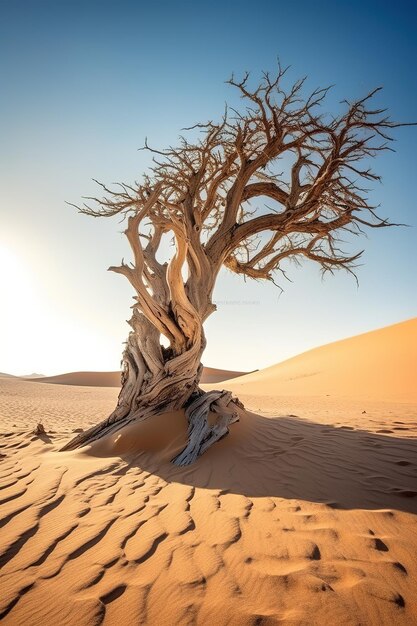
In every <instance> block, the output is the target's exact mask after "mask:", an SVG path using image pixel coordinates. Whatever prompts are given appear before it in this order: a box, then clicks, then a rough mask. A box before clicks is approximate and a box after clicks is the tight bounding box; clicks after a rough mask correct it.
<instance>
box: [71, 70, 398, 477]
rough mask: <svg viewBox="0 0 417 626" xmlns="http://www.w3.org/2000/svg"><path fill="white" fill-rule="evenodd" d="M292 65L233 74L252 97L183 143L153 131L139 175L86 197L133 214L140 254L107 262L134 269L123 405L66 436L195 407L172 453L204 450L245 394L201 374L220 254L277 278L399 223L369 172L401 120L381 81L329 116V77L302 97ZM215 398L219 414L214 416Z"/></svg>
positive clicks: (343, 259) (186, 459)
mask: <svg viewBox="0 0 417 626" xmlns="http://www.w3.org/2000/svg"><path fill="white" fill-rule="evenodd" d="M285 72H286V70H285V69H283V68H281V67H279V68H278V71H277V73H276V75H274V76H273V77H272V76H271V75H269V74H264V75H263V78H262V80H261V82H260V84H259V86H258V87H257V88H256V89H251V88H250V85H249V75H248V74H247V75H245V76H244V77H243V79H242V80H241V81H236V80H235V79H234V78H233V77H232V78H231V79H230V81H229V83H230V84H231V85H232V86H233V87H235V88H237V89H238V90H239V91H240V94H241V96H242V98H243V100H244V103H245V106H244V107H243V108H242V110H240V111H236V110H232V111H230V110H229V111H228V110H226V112H225V114H224V116H223V118H222V119H221V121H220V122H219V123H214V122H208V123H206V124H197V125H196V126H193V127H191V128H190V129H186V130H187V131H188V132H189V133H191V135H192V136H194V139H193V140H191V139H187V138H185V137H181V138H180V141H179V147H177V148H172V147H171V148H169V149H167V150H162V151H159V150H156V149H154V148H151V147H149V146H148V144H147V143H146V144H145V149H147V150H150V151H151V152H152V155H153V166H152V168H151V170H150V173H149V174H148V175H147V176H145V177H144V179H143V181H142V182H141V183H140V184H139V183H135V184H133V185H128V184H119V185H118V186H117V187H116V188H113V189H110V188H108V187H107V186H105V185H103V184H101V183H99V184H100V185H101V187H102V189H103V191H104V193H105V194H106V195H105V196H104V197H103V198H86V200H87V202H86V203H85V204H83V206H81V207H77V208H78V209H79V210H80V212H81V213H85V214H87V215H91V216H93V217H111V216H114V215H117V216H122V217H123V218H125V219H126V222H127V228H126V230H125V235H126V237H127V239H128V241H129V244H130V247H131V249H132V256H133V260H132V262H131V263H124V262H123V261H122V263H121V265H119V266H117V267H110V268H109V269H110V270H111V271H113V272H117V273H119V274H123V275H124V276H125V277H126V278H127V279H128V280H129V282H130V284H131V285H132V287H133V289H134V293H135V296H134V300H135V303H134V305H133V307H132V308H133V315H132V318H131V319H130V322H129V324H130V326H131V328H132V330H131V332H130V334H129V336H128V339H127V343H126V348H125V351H124V354H123V361H122V369H123V371H122V388H121V391H120V395H119V399H118V403H117V406H116V408H115V410H114V411H113V413H112V414H111V415H110V416H109V417H108V418H107V419H105V420H104V421H103V422H102V423H100V424H98V425H97V426H94V427H92V428H90V429H89V430H87V431H85V432H83V433H80V434H79V435H77V436H76V437H75V438H74V439H72V440H71V441H70V442H69V443H67V444H66V445H65V446H64V448H63V450H72V449H74V448H77V447H80V446H83V445H86V444H90V443H91V442H93V441H94V440H96V439H98V438H100V437H103V435H106V434H108V433H112V432H115V431H117V430H119V429H121V428H123V427H124V426H125V425H126V424H128V423H130V422H132V421H134V420H144V419H148V418H150V417H151V416H152V415H155V414H158V413H161V412H165V411H170V410H174V409H179V408H184V409H185V412H186V416H187V418H188V422H189V441H188V445H187V447H186V448H185V449H184V450H183V452H182V453H181V454H179V456H177V457H176V458H175V459H174V463H176V464H178V465H185V464H188V463H190V462H192V461H194V460H195V459H196V458H197V456H198V455H199V454H201V453H203V452H204V451H205V450H207V448H208V447H209V446H210V445H211V444H212V443H214V442H215V441H217V440H218V439H220V438H221V437H223V436H224V435H225V434H227V433H228V427H229V425H230V424H231V423H232V422H233V421H235V420H236V419H237V417H238V412H239V407H241V406H242V405H240V403H239V402H238V401H237V400H236V399H233V398H232V396H231V394H230V392H226V391H210V392H208V393H205V392H204V391H202V390H201V389H200V388H199V380H200V375H201V370H202V365H201V357H202V354H203V351H204V348H205V345H206V340H205V337H204V322H205V320H206V319H207V317H208V316H209V315H210V314H211V313H213V311H214V310H215V309H216V307H215V305H214V304H213V302H212V293H213V289H214V286H215V282H216V278H217V276H218V273H219V270H220V268H221V267H222V266H223V265H224V266H226V267H227V268H228V269H229V270H231V271H232V272H235V273H237V274H243V275H244V276H246V277H250V278H253V279H265V280H270V281H273V280H274V273H275V272H276V271H282V272H283V271H284V269H283V266H282V264H283V261H284V260H288V259H293V260H296V261H297V260H301V259H309V260H311V261H314V262H315V263H318V264H319V265H320V266H321V268H322V270H323V271H324V272H327V271H329V272H333V271H334V270H336V269H340V268H343V269H346V270H348V271H351V272H352V271H353V269H352V268H353V267H354V265H355V262H356V261H357V260H358V259H359V257H360V256H361V252H358V253H355V254H347V253H346V252H344V251H343V249H342V247H341V242H340V238H341V235H342V234H343V233H345V232H346V231H349V232H350V233H354V234H360V233H362V229H363V227H384V226H387V225H388V221H387V220H386V219H381V218H380V217H378V215H377V212H376V207H374V206H372V205H371V204H370V202H369V200H368V197H367V190H366V189H364V186H363V185H364V182H363V181H365V183H366V181H378V180H379V176H378V175H377V174H375V173H374V172H373V171H372V170H371V169H370V167H369V161H370V159H371V158H372V157H374V156H376V155H377V154H378V152H380V151H383V150H387V149H390V148H389V142H390V140H391V138H390V137H389V136H388V134H387V132H389V130H390V129H392V128H394V127H397V126H399V125H400V124H396V123H394V122H392V121H391V120H390V119H389V118H388V117H387V116H386V111H385V110H384V109H378V108H373V109H372V108H371V107H370V101H371V100H372V98H373V96H374V95H375V94H376V92H377V91H379V89H375V90H374V91H372V92H371V93H369V94H368V95H367V96H365V97H364V98H362V99H361V100H358V101H355V102H348V101H345V102H344V103H342V105H343V107H344V111H343V112H342V113H341V114H340V115H337V116H328V115H325V114H324V113H323V107H322V105H323V103H324V100H325V97H326V94H327V91H328V90H327V89H318V90H315V91H313V92H312V93H311V95H309V96H308V97H303V96H302V93H303V89H304V80H300V81H298V82H296V83H295V84H293V85H292V87H290V88H288V89H286V90H285V89H284V87H283V82H284V74H285ZM195 137H197V138H196V139H195ZM281 168H283V170H284V171H280V170H281ZM96 182H97V181H96ZM271 204H272V206H270V205H271ZM167 233H168V235H169V236H170V237H171V238H172V241H173V242H174V244H175V252H174V253H173V255H172V258H171V259H170V260H169V262H162V261H161V260H160V259H158V255H157V253H158V250H159V249H160V245H161V241H162V239H163V237H164V236H165V235H166V234H167ZM162 336H163V337H164V338H165V342H164V343H166V344H167V345H168V347H164V345H162V343H161V337H162ZM209 412H211V413H212V414H215V415H216V416H217V419H216V420H214V421H213V419H211V420H210V425H209V422H208V415H209Z"/></svg>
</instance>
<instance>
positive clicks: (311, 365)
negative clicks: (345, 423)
mask: <svg viewBox="0 0 417 626" xmlns="http://www.w3.org/2000/svg"><path fill="white" fill-rule="evenodd" d="M228 388H231V389H233V390H234V391H235V392H236V393H239V390H242V391H243V392H244V393H246V394H254V395H262V396H270V395H280V396H313V395H321V396H325V395H327V394H328V395H331V396H346V397H349V398H369V399H374V400H388V399H391V400H402V401H408V402H417V318H414V319H411V320H408V321H406V322H401V323H399V324H394V325H393V326H388V327H386V328H382V329H380V330H375V331H372V332H369V333H364V334H363V335H358V336H356V337H351V338H349V339H344V340H342V341H337V342H335V343H331V344H328V345H326V346H322V347H320V348H316V349H314V350H310V351H309V352H305V353H304V354H300V355H298V356H296V357H294V358H292V359H289V360H287V361H284V362H283V363H279V364H278V365H273V366H272V367H268V368H266V369H263V370H260V371H258V372H254V373H252V374H247V375H246V376H243V377H242V378H240V379H239V381H234V382H233V383H231V384H230V385H228Z"/></svg>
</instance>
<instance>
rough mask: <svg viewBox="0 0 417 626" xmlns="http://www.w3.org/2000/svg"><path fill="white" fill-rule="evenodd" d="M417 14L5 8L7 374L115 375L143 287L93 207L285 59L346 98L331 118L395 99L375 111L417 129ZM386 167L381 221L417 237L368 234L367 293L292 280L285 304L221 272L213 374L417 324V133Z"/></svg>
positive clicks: (345, 283)
mask: <svg viewBox="0 0 417 626" xmlns="http://www.w3.org/2000/svg"><path fill="white" fill-rule="evenodd" d="M416 19H417V6H416V4H415V2H411V1H410V2H405V1H403V0H400V1H397V2H396V3H392V2H384V1H382V2H376V1H369V0H368V1H366V2H363V1H362V2H359V1H356V0H353V1H351V2H335V1H334V0H333V1H330V0H329V1H320V0H319V1H317V2H314V3H312V2H306V1H304V0H302V1H300V2H297V3H291V2H285V3H284V2H277V1H273V0H271V1H267V2H265V1H262V0H261V1H258V2H247V1H246V0H242V1H239V2H234V1H231V2H218V1H217V0H213V2H210V3H204V4H203V3H198V2H180V1H179V2H175V3H174V2H166V1H160V2H158V3H143V2H140V1H137V2H128V1H126V0H121V1H119V2H115V1H113V2H107V1H106V0H101V1H100V2H98V1H97V2H95V1H88V0H87V1H83V2H80V1H75V0H72V1H71V2H69V1H68V2H67V1H65V0H64V1H60V2H42V1H40V0H39V1H37V0H34V1H26V2H23V1H21V0H15V1H14V2H6V1H4V0H0V72H1V74H0V76H1V85H2V95H1V99H0V177H1V184H0V213H1V229H0V282H1V307H0V371H3V372H8V373H12V374H26V373H30V372H32V371H36V372H40V373H44V374H57V373H62V372H65V371H73V370H114V369H117V367H118V366H119V361H120V356H121V352H122V342H123V341H124V340H125V337H126V335H127V333H128V330H129V327H128V326H127V324H126V322H125V320H126V319H127V318H128V317H129V315H130V309H129V307H130V306H131V304H132V300H131V296H132V290H131V288H130V286H129V285H128V283H127V281H125V279H124V278H123V277H121V276H118V275H115V274H112V273H107V272H106V268H107V267H108V266H109V265H112V264H118V263H119V262H120V260H121V258H122V257H125V258H129V253H128V248H127V242H125V240H124V237H123V236H122V235H121V230H122V226H121V225H120V224H119V223H118V221H117V220H116V219H108V220H105V219H102V220H94V219H92V218H88V217H86V216H83V215H79V214H77V212H76V211H75V210H74V209H73V208H72V207H70V206H68V205H66V204H65V201H66V200H67V201H70V202H74V203H79V202H80V199H81V196H83V195H91V194H94V193H95V192H96V191H97V190H96V187H95V185H94V183H93V182H92V180H91V179H92V178H93V177H94V178H97V179H99V180H101V181H103V182H105V183H111V182H113V181H125V182H132V181H133V180H135V179H140V176H141V174H142V173H143V172H144V171H146V167H147V165H148V164H149V156H148V155H147V154H146V153H144V152H140V151H138V148H139V147H140V146H141V145H142V144H143V141H144V138H145V137H148V139H149V141H150V143H152V144H153V145H154V146H158V147H161V148H163V147H165V146H167V145H168V144H173V143H175V141H176V138H177V136H178V134H179V133H180V132H181V128H183V127H185V126H190V125H191V124H193V123H196V122H199V121H206V120H207V119H217V118H219V117H220V115H221V114H222V112H223V108H224V102H225V101H228V102H230V103H231V104H233V105H236V104H238V100H237V96H236V94H235V93H234V92H233V90H232V88H231V87H229V86H228V85H226V84H225V82H224V81H225V80H226V79H227V78H228V77H229V76H230V74H231V72H232V71H233V72H235V74H236V75H239V74H241V73H242V72H243V71H245V70H250V71H251V72H252V73H253V76H254V80H255V79H256V76H258V75H259V73H260V72H261V70H274V68H275V59H276V57H277V55H279V57H280V59H281V61H282V63H283V64H285V65H286V64H291V66H292V68H291V70H290V74H289V76H290V78H291V79H297V78H299V77H301V76H304V75H308V81H307V88H311V89H314V88H315V87H317V86H326V85H329V84H332V85H334V88H333V89H332V92H331V94H330V96H329V99H328V108H329V110H330V111H337V110H339V108H338V107H339V104H338V103H339V102H340V101H341V100H342V99H343V98H348V99H354V98H356V97H360V96H363V95H365V93H367V91H369V90H370V89H372V88H373V87H375V86H379V85H382V86H383V87H384V90H383V92H382V93H381V94H380V95H378V98H377V100H376V103H377V104H382V105H384V106H387V107H388V108H389V111H390V114H391V116H392V118H393V119H395V120H399V121H414V120H417V88H416V78H415V76H416V73H415V64H416V60H417V40H416V38H415V24H416ZM395 138H396V143H395V149H396V153H391V152H387V153H384V154H382V155H380V156H379V157H378V159H377V160H376V161H375V164H374V166H375V169H376V171H377V172H378V173H379V174H381V175H382V177H383V184H381V185H375V186H374V189H373V191H372V199H373V200H374V202H375V203H381V208H380V214H381V215H383V216H388V217H390V218H391V219H392V220H393V221H395V222H402V223H407V224H409V227H408V228H392V229H384V230H372V231H370V232H369V233H368V238H367V239H362V240H358V239H355V240H354V241H353V242H352V244H349V245H350V247H349V249H350V250H352V251H356V250H359V249H362V248H365V253H364V256H363V259H362V266H361V267H360V268H359V269H358V272H357V273H358V278H359V288H358V287H357V286H356V283H355V281H354V280H353V279H352V277H350V276H349V275H347V274H344V273H337V274H336V275H335V276H333V277H332V276H328V277H327V278H326V279H325V280H324V281H322V280H321V277H320V273H319V271H318V268H317V267H315V266H314V265H313V264H308V263H306V264H305V265H303V267H302V268H301V269H297V268H293V269H292V270H291V272H290V277H291V279H292V280H293V282H286V283H282V286H283V287H284V289H285V290H284V292H283V293H282V295H280V293H279V291H278V290H277V289H276V288H275V287H274V286H273V285H272V284H270V283H268V284H266V283H257V282H252V281H248V282H247V283H246V284H245V283H244V282H243V280H242V279H241V278H239V277H236V276H234V275H231V274H230V273H228V272H226V271H224V272H222V274H221V277H220V279H219V281H218V285H217V288H216V292H215V298H214V299H215V301H217V303H218V311H217V312H216V313H215V314H213V315H212V316H211V318H210V319H209V320H208V322H207V324H206V334H207V339H208V347H207V349H206V353H205V355H204V363H205V364H206V365H209V366H212V367H224V368H229V369H236V370H251V369H255V368H261V367H264V366H267V365H271V364H273V363H276V362H278V361H281V360H283V359H285V358H288V357H290V356H293V355H295V354H297V353H299V352H302V351H304V350H307V349H309V348H311V347H314V346H317V345H321V344H323V343H328V342H330V341H334V340H337V339H341V338H344V337H347V336H350V335H355V334H357V333H360V332H365V331H367V330H371V329H374V328H378V327H381V326H385V325H388V324H391V323H395V322H397V321H402V320H405V319H408V318H411V317H414V316H415V315H417V292H416V291H417V290H416V281H415V275H416V268H417V252H416V250H417V236H416V227H417V218H416V199H415V181H416V177H417V168H416V150H415V145H416V140H417V128H402V129H398V130H397V131H396V132H395Z"/></svg>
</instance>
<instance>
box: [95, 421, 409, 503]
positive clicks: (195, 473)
mask: <svg viewBox="0 0 417 626" xmlns="http://www.w3.org/2000/svg"><path fill="white" fill-rule="evenodd" d="M143 424H146V422H144V423H143ZM140 435H141V433H140V429H139V430H138V431H137V441H136V443H137V446H136V450H140V448H141V447H142V446H141V445H140V441H141V436H140ZM185 436H186V430H185V423H184V426H183V433H181V436H180V437H179V440H178V439H177V442H176V444H175V446H174V447H173V446H172V443H171V445H169V444H168V442H167V441H165V442H164V439H163V437H161V445H160V447H159V449H157V450H155V449H152V450H149V449H146V446H145V449H142V451H141V452H136V453H135V454H119V455H118V456H120V457H121V458H122V459H123V460H124V461H125V462H126V466H124V467H123V469H122V470H120V471H121V472H122V471H123V473H125V472H127V471H128V470H130V469H131V468H135V467H137V468H138V469H140V470H143V471H146V472H149V473H152V474H155V475H157V476H159V477H161V478H162V479H164V480H165V481H166V482H178V483H180V484H184V485H191V486H194V487H200V488H204V489H216V490H221V491H223V492H226V493H232V494H233V493H234V494H242V495H244V496H247V497H262V496H270V497H278V498H285V499H296V500H306V501H310V502H322V503H326V504H327V505H328V506H331V507H334V508H340V509H355V508H361V509H390V508H394V509H397V510H402V511H407V512H412V513H417V438H415V437H414V438H408V439H406V438H399V437H395V436H389V435H388V436H387V435H385V434H384V435H382V434H375V433H371V432H368V431H365V430H354V429H351V428H350V427H344V426H342V427H334V426H328V425H323V424H318V423H314V422H311V421H306V420H303V419H300V418H297V417H295V416H294V417H276V418H268V417H262V416H260V415H256V414H254V413H248V414H247V415H246V416H245V417H244V418H243V419H242V420H241V421H240V422H239V423H237V424H234V425H233V426H232V428H231V432H230V434H229V435H228V437H226V438H225V439H223V440H222V441H220V442H218V443H217V444H216V445H215V446H213V447H212V448H211V449H210V450H209V451H208V452H207V453H206V454H205V455H203V456H202V457H200V458H199V459H198V460H197V462H196V463H194V464H193V465H191V466H188V467H183V468H178V467H175V466H174V465H173V464H172V463H170V462H169V459H170V458H172V457H173V456H174V455H175V454H176V453H177V452H178V451H179V450H180V449H181V447H182V445H183V440H185ZM171 441H172V440H171ZM89 454H92V455H94V456H96V453H95V451H94V449H90V451H89ZM97 456H102V455H101V454H97ZM109 456H110V455H109ZM111 456H114V455H111Z"/></svg>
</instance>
